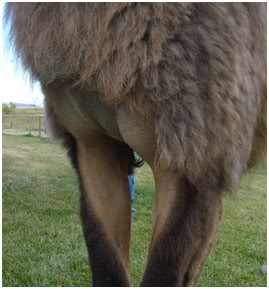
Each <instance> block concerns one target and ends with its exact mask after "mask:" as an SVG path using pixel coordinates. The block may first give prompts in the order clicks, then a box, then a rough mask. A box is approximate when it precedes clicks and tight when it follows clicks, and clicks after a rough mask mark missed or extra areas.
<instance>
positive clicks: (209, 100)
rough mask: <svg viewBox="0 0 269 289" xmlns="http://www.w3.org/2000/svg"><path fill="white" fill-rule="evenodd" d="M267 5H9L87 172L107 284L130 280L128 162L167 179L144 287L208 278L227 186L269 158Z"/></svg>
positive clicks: (95, 241) (95, 244) (18, 48)
mask: <svg viewBox="0 0 269 289" xmlns="http://www.w3.org/2000/svg"><path fill="white" fill-rule="evenodd" d="M266 8H267V7H266V3H8V4H7V6H6V14H5V15H6V21H8V22H9V23H10V43H11V44H12V45H13V47H14V49H15V52H16V55H17V57H18V59H19V60H20V61H21V63H22V65H23V67H24V68H25V70H26V71H28V72H29V73H30V75H31V78H32V80H33V81H35V80H38V81H40V83H41V87H42V90H43V92H44V95H45V101H46V112H47V116H48V120H49V125H50V128H51V130H52V132H53V134H54V136H55V137H58V138H60V139H62V142H63V145H64V146H65V147H66V148H67V150H68V154H69V156H70V159H71V161H72V164H73V166H74V168H75V169H76V172H77V174H78V178H79V182H80V191H81V201H80V214H81V222H82V229H83V233H84V237H85V241H86V245H87V248H88V253H89V262H90V266H91V270H92V275H93V285H94V286H130V276H129V271H128V266H129V247H130V226H131V215H130V212H131V210H130V194H129V187H128V172H130V171H131V169H132V167H134V166H137V165H139V163H138V161H137V160H136V159H135V158H134V152H136V153H138V154H139V155H140V156H141V157H142V158H143V160H144V161H145V162H147V163H148V164H149V166H150V167H151V169H152V172H153V175H154V180H155V197H154V201H153V217H152V226H153V227H152V228H153V230H152V240H151V244H150V247H149V253H148V259H147V264H146V269H145V272H144V275H143V278H142V281H141V286H194V285H196V284H197V282H198V280H199V276H200V273H201V270H202V267H203V264H204V262H205V259H206V257H207V256H208V254H209V253H210V250H211V248H212V246H213V244H214V242H215V239H216V232H217V228H218V224H219V222H220V220H221V217H222V214H223V197H224V194H225V192H233V191H234V190H235V189H236V188H237V187H238V185H239V182H240V179H241V177H242V175H243V173H244V172H245V171H246V170H247V169H248V168H249V167H252V166H254V165H256V164H257V163H258V162H259V161H261V160H263V159H264V158H265V156H266V101H267V100H266Z"/></svg>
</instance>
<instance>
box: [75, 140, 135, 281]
mask: <svg viewBox="0 0 269 289" xmlns="http://www.w3.org/2000/svg"><path fill="white" fill-rule="evenodd" d="M93 139H94V140H93V141H87V142H84V141H77V142H76V153H77V164H76V166H77V170H78V175H79V178H80V187H81V220H82V227H83V232H84V236H85V240H86V245H87V247H88V252H89V260H90V265H91V268H92V275H93V285H94V286H129V285H130V282H129V275H128V266H129V247H130V224H131V208H130V192H129V185H128V165H129V161H130V158H131V157H132V151H131V150H130V148H129V147H128V146H127V145H125V144H122V143H119V142H117V141H115V140H113V139H110V138H108V137H104V136H99V135H97V136H95V137H94V138H93Z"/></svg>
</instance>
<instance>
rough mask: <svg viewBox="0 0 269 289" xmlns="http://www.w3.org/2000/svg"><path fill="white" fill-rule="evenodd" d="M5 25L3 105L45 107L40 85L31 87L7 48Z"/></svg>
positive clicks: (0, 88) (1, 72)
mask: <svg viewBox="0 0 269 289" xmlns="http://www.w3.org/2000/svg"><path fill="white" fill-rule="evenodd" d="M3 8H4V5H3V2H2V3H1V19H2V16H3ZM6 30H7V29H5V27H4V25H2V33H1V38H2V39H1V40H2V41H1V44H2V49H1V59H0V75H1V86H0V92H1V98H2V103H9V102H14V103H26V104H35V105H37V106H43V100H44V96H43V94H42V92H41V90H40V85H39V83H35V84H34V85H31V83H30V81H29V78H28V77H27V74H26V73H24V72H23V70H22V69H21V68H20V67H19V65H16V61H15V56H14V55H13V54H12V52H11V51H10V50H8V49H7V48H6V46H7V41H6V37H7V33H6Z"/></svg>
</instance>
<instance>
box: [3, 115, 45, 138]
mask: <svg viewBox="0 0 269 289" xmlns="http://www.w3.org/2000/svg"><path fill="white" fill-rule="evenodd" d="M2 133H3V134H11V135H32V136H39V137H48V135H47V122H46V117H45V115H43V114H39V115H3V119H2Z"/></svg>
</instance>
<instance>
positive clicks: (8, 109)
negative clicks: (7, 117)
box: [2, 102, 16, 114]
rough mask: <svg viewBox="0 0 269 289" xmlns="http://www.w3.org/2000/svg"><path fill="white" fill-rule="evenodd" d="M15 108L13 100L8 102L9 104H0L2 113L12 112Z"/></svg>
mask: <svg viewBox="0 0 269 289" xmlns="http://www.w3.org/2000/svg"><path fill="white" fill-rule="evenodd" d="M15 109H16V105H15V103H13V102H10V103H9V105H7V104H3V105H2V113H3V114H12V113H13V112H14V111H15Z"/></svg>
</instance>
